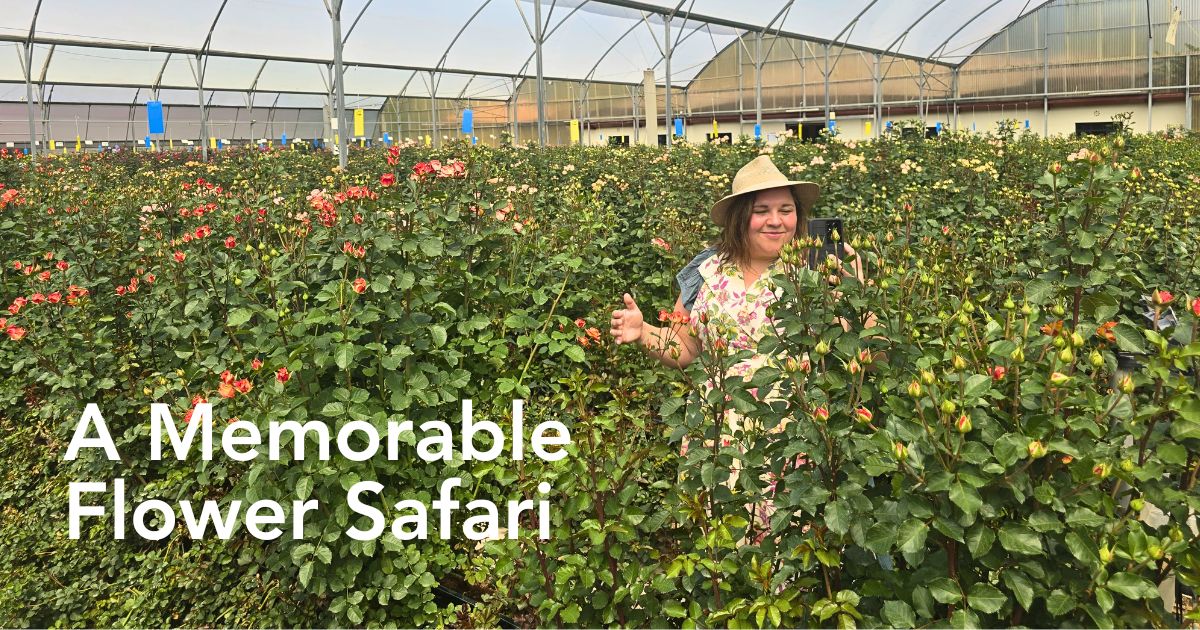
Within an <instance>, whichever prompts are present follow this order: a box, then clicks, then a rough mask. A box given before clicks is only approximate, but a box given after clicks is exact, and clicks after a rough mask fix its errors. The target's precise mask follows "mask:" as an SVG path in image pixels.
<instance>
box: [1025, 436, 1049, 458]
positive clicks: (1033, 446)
mask: <svg viewBox="0 0 1200 630" xmlns="http://www.w3.org/2000/svg"><path fill="white" fill-rule="evenodd" d="M1028 450H1029V457H1030V458H1031V459H1039V458H1042V457H1045V456H1046V445H1045V444H1042V442H1041V441H1040V440H1033V441H1031V442H1030V443H1029V449H1028Z"/></svg>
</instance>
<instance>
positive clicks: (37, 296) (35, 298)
mask: <svg viewBox="0 0 1200 630" xmlns="http://www.w3.org/2000/svg"><path fill="white" fill-rule="evenodd" d="M29 301H30V302H32V303H34V304H41V303H42V302H45V301H46V296H44V295H42V294H41V293H34V294H33V295H31V296H29Z"/></svg>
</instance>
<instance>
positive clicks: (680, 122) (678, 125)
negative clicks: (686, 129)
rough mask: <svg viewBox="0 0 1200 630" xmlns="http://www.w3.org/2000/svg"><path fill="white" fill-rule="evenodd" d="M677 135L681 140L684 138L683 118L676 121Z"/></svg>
mask: <svg viewBox="0 0 1200 630" xmlns="http://www.w3.org/2000/svg"><path fill="white" fill-rule="evenodd" d="M675 135H676V136H679V137H681V138H682V137H683V119H682V118H676V119H675Z"/></svg>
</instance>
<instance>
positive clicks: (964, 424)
mask: <svg viewBox="0 0 1200 630" xmlns="http://www.w3.org/2000/svg"><path fill="white" fill-rule="evenodd" d="M954 428H956V429H958V432H959V433H970V432H971V429H972V428H974V427H973V426H972V425H971V418H970V416H968V415H967V414H965V413H964V414H962V415H961V416H959V417H958V420H957V421H956V422H955V423H954Z"/></svg>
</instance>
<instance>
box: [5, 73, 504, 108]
mask: <svg viewBox="0 0 1200 630" xmlns="http://www.w3.org/2000/svg"><path fill="white" fill-rule="evenodd" d="M24 83H25V82H24V81H17V80H13V81H0V86H3V85H14V86H15V85H23V84H24ZM33 85H37V86H41V85H49V86H53V85H62V86H73V87H91V88H105V87H111V88H126V89H153V87H154V86H153V85H151V84H149V83H123V84H113V83H94V82H87V81H47V82H46V83H44V84H42V83H39V82H38V81H33ZM159 89H160V90H163V89H165V90H192V91H194V90H195V89H196V86H195V85H186V86H177V85H159ZM204 91H205V92H211V93H213V94H216V93H217V92H228V93H231V94H238V95H240V96H244V95H245V94H246V89H244V88H240V89H237V88H216V89H205V90H204ZM252 93H254V94H297V95H305V96H328V95H329V93H328V92H325V91H316V92H307V91H299V90H286V91H280V90H254V91H253V92H252ZM346 96H348V97H369V98H396V95H395V93H391V94H366V93H362V92H355V93H353V94H347V95H346ZM406 98H426V97H424V96H421V97H416V96H410V97H406ZM438 98H450V97H442V96H439V97H438ZM471 100H472V101H477V102H481V103H492V102H495V103H506V102H508V99H500V98H475V97H471ZM0 102H9V101H3V100H0ZM12 102H24V100H21V101H12ZM89 103H90V104H94V105H100V104H103V103H102V102H100V101H92V100H89V101H86V102H84V101H80V102H78V103H75V102H72V101H60V103H59V104H64V105H71V104H76V105H86V104H89ZM116 104H119V105H128V103H125V102H121V103H116ZM168 105H169V103H168ZM217 107H225V106H224V105H218V106H217ZM229 107H234V106H232V105H230V106H229ZM238 107H240V106H238ZM301 109H306V108H301Z"/></svg>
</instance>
